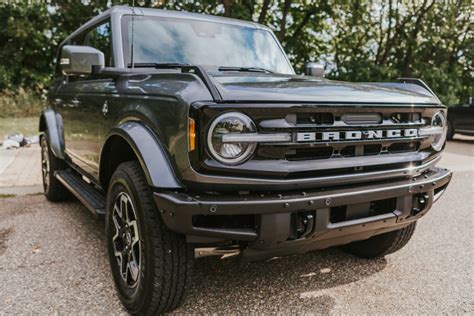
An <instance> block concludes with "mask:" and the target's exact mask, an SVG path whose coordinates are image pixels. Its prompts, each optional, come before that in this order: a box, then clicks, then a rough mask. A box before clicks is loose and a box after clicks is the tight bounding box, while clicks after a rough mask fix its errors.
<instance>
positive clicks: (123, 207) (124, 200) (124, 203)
mask: <svg viewBox="0 0 474 316" xmlns="http://www.w3.org/2000/svg"><path fill="white" fill-rule="evenodd" d="M120 211H121V212H122V214H123V215H122V218H124V221H125V222H128V197H127V196H126V195H125V194H124V195H122V196H121V197H120Z"/></svg>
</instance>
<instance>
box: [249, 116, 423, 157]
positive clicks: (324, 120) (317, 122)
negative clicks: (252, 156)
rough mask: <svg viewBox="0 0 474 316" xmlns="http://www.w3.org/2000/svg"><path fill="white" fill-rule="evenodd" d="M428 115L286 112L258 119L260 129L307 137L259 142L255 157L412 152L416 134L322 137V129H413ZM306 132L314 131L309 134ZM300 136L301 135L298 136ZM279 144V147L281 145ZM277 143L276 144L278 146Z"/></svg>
mask: <svg viewBox="0 0 474 316" xmlns="http://www.w3.org/2000/svg"><path fill="white" fill-rule="evenodd" d="M429 121H430V120H429V119H428V118H423V115H422V112H421V110H420V112H413V113H404V112H399V111H397V110H392V111H390V112H388V113H367V112H365V113H364V112H350V113H346V114H342V115H337V114H333V113H317V112H316V113H297V114H287V115H286V116H285V117H284V118H282V119H280V120H278V119H273V118H272V119H262V120H260V121H259V126H260V128H261V129H262V132H266V133H276V132H283V131H285V132H288V131H289V132H291V133H293V135H297V134H299V135H304V134H305V133H308V135H307V136H308V137H307V139H308V140H309V141H307V142H305V141H301V142H300V141H298V136H295V137H294V138H295V139H294V140H293V142H292V143H291V144H290V143H288V144H281V145H275V144H261V145H260V146H259V150H258V153H257V157H256V159H268V158H273V159H285V160H287V161H301V160H315V159H336V158H350V157H361V156H375V155H386V154H400V153H408V152H416V151H418V150H419V149H420V147H421V145H422V142H423V139H422V138H420V137H418V136H415V137H413V136H408V137H385V138H381V139H378V138H372V139H341V138H342V137H341V138H340V139H337V140H336V139H331V140H326V141H325V140H324V133H325V132H332V131H337V132H338V133H343V134H341V135H344V133H345V132H349V133H351V134H349V136H354V135H356V136H357V135H359V133H362V135H367V133H369V131H372V132H374V131H376V132H383V133H386V132H387V131H393V130H398V129H399V130H401V131H404V130H406V129H417V128H420V127H424V126H426V125H427V123H426V122H429ZM309 134H314V136H313V135H309ZM301 138H302V139H304V138H303V136H301ZM282 146H283V147H282ZM278 147H280V148H278Z"/></svg>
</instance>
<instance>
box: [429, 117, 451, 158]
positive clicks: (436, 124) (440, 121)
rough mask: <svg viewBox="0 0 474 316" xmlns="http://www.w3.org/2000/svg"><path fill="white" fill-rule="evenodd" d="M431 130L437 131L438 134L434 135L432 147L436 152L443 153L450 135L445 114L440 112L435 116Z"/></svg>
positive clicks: (432, 119)
mask: <svg viewBox="0 0 474 316" xmlns="http://www.w3.org/2000/svg"><path fill="white" fill-rule="evenodd" d="M431 129H432V130H434V131H436V133H433V142H432V143H431V147H432V148H433V149H434V150H436V151H441V149H443V146H444V143H445V142H446V135H447V133H448V122H447V120H446V116H444V113H443V112H441V111H439V112H436V113H435V115H433V117H432V118H431Z"/></svg>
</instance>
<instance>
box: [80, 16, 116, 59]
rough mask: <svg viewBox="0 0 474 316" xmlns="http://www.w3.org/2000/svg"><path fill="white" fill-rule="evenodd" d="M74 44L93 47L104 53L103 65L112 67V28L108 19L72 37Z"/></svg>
mask: <svg viewBox="0 0 474 316" xmlns="http://www.w3.org/2000/svg"><path fill="white" fill-rule="evenodd" d="M73 44H74V45H85V46H91V47H94V48H96V49H98V50H100V51H101V52H103V53H104V57H105V66H106V67H113V65H114V61H113V54H112V28H111V26H110V21H107V22H105V23H102V24H100V25H99V26H97V27H94V28H92V29H90V30H88V31H86V32H85V33H83V34H81V35H79V36H78V37H76V38H74V39H73Z"/></svg>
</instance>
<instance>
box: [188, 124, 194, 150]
mask: <svg viewBox="0 0 474 316" xmlns="http://www.w3.org/2000/svg"><path fill="white" fill-rule="evenodd" d="M188 135H189V136H188V151H190V152H191V151H194V150H195V149H196V122H195V121H194V120H193V119H192V118H189V119H188Z"/></svg>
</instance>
